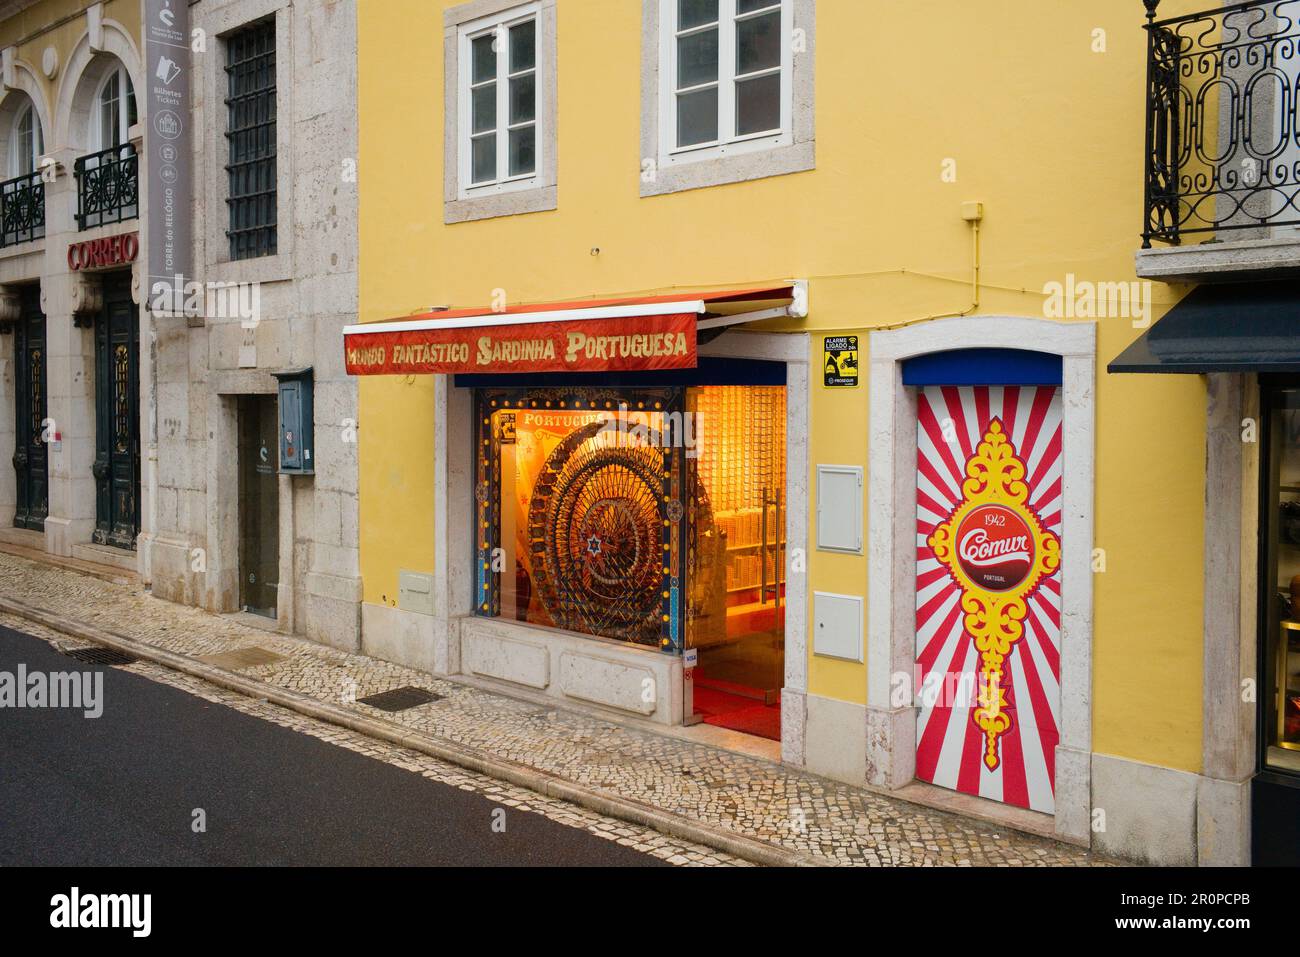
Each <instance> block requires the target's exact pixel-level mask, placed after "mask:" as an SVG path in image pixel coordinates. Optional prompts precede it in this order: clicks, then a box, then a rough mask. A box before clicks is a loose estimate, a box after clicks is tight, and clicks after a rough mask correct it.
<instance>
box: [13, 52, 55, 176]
mask: <svg viewBox="0 0 1300 957" xmlns="http://www.w3.org/2000/svg"><path fill="white" fill-rule="evenodd" d="M13 73H14V75H13V83H11V84H10V85H9V86H7V87H6V88H5V92H4V97H3V99H0V110H3V112H5V113H8V112H9V109H10V107H13V111H14V114H15V116H16V115H17V111H18V110H20V109H21V108H22V103H21V102H18V103H10V97H9V94H10V93H13V92H18V93H24V94H26V98H27V100H28V101H30V103H31V104H32V109H34V110H35V111H36V119H37V122H39V123H40V124H41V142H42V145H43V146H44V147H45V149H44V151H43V152H42V154H41V155H42V156H45V155H48V154H49V153H50V152H51V151H52V150H53V148H54V143H53V136H54V127H53V126H52V125H51V122H50V105H49V102H48V101H47V100H46V98H45V86H44V84H42V83H41V81H40V80H39V79H38V78H37V76H36V71H35V70H33V69H32V67H31V65H30V64H28V62H27V61H26V60H20V59H17V58H15V59H14V71H13ZM14 99H16V100H19V101H21V100H22V97H15V98H14ZM3 129H4V136H3V139H2V140H0V157H3V159H4V161H5V163H8V161H9V137H10V136H11V135H13V123H12V118H10V117H8V116H6V117H5V120H4V126H3ZM5 169H6V175H5V178H6V179H8V178H9V176H8V172H7V171H8V169H9V167H8V166H7V165H6V166H5Z"/></svg>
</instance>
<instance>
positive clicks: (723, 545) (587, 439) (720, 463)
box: [476, 385, 786, 740]
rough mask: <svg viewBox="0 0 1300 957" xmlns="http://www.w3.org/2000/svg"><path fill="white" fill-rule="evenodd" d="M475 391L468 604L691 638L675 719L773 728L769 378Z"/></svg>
mask: <svg viewBox="0 0 1300 957" xmlns="http://www.w3.org/2000/svg"><path fill="white" fill-rule="evenodd" d="M477 402H478V412H479V415H478V421H479V431H478V443H479V455H478V489H479V491H478V495H477V499H478V527H479V530H480V532H481V535H480V543H479V546H480V547H479V575H478V576H477V584H476V588H477V589H478V601H477V609H478V614H480V615H484V616H489V617H498V616H499V617H503V618H507V619H511V620H515V621H520V622H526V623H528V624H531V625H535V626H538V627H546V628H559V629H563V630H565V631H572V632H579V633H582V634H585V635H590V636H592V637H593V638H595V639H604V640H613V641H621V642H631V643H636V644H641V645H645V646H647V647H656V648H659V649H660V650H661V651H664V652H666V653H674V654H677V653H681V652H682V651H684V650H685V649H696V650H697V651H698V666H697V667H696V668H695V670H694V673H693V675H692V676H691V678H692V682H693V689H694V712H695V713H694V715H693V716H692V718H691V719H689V720H693V721H703V722H705V723H708V724H712V725H716V726H720V727H724V728H729V729H732V730H736V731H741V732H744V733H748V734H754V735H758V736H760V737H766V738H771V739H774V740H779V738H780V691H781V687H782V685H783V683H784V674H785V660H784V652H785V647H784V645H785V634H784V632H785V627H784V625H785V581H784V569H785V566H786V562H785V520H786V515H785V487H786V475H785V469H786V461H785V457H786V441H785V439H786V436H785V402H786V396H785V387H784V386H770V385H719V386H715V385H703V386H690V387H683V388H664V389H641V390H631V389H628V390H619V389H553V390H542V389H535V390H527V391H522V390H480V391H479V392H478V398H477Z"/></svg>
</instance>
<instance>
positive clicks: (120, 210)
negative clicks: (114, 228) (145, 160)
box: [74, 143, 140, 229]
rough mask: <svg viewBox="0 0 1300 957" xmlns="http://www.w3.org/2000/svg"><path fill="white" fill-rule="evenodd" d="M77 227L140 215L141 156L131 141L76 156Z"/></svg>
mask: <svg viewBox="0 0 1300 957" xmlns="http://www.w3.org/2000/svg"><path fill="white" fill-rule="evenodd" d="M74 172H75V173H76V177H77V228H78V229H91V228H92V227H95V226H103V225H104V224H106V223H120V222H122V221H123V220H126V219H135V218H136V217H137V216H139V215H140V158H139V157H138V156H137V155H136V152H135V147H134V146H132V145H131V144H130V143H125V144H123V145H121V146H114V147H111V148H110V149H106V150H100V151H99V152H98V153H91V154H89V155H88V156H82V157H79V158H78V159H77V162H76V165H75V168H74Z"/></svg>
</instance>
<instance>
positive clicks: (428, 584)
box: [397, 569, 433, 615]
mask: <svg viewBox="0 0 1300 957" xmlns="http://www.w3.org/2000/svg"><path fill="white" fill-rule="evenodd" d="M397 576H398V577H397V607H398V608H400V609H401V610H402V611H413V612H415V613H416V614H420V615H432V614H433V576H432V575H422V574H420V573H419V572H408V571H406V570H405V569H399V570H398V573H397Z"/></svg>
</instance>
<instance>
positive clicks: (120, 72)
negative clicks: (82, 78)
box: [90, 61, 140, 153]
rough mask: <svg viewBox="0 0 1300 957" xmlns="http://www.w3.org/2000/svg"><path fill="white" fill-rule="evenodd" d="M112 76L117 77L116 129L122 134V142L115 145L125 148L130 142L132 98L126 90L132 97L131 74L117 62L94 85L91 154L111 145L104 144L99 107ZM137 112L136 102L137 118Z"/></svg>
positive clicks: (133, 88) (138, 107)
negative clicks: (130, 105)
mask: <svg viewBox="0 0 1300 957" xmlns="http://www.w3.org/2000/svg"><path fill="white" fill-rule="evenodd" d="M114 76H116V77H117V90H118V94H117V122H118V128H119V130H120V131H121V134H122V142H121V143H118V144H117V145H118V146H126V145H127V144H128V143H130V142H131V111H130V107H129V105H128V103H129V100H130V99H131V98H132V97H131V96H128V95H127V91H128V90H129V91H131V94H132V96H134V94H135V87H134V85H133V84H132V83H131V74H130V73H128V72H127V70H126V66H125V65H124V64H123V63H122V62H121V61H118V62H116V63H114V65H113V66H112V67H110V68H109V69H108V70H107V71H105V73H104V75H103V76H102V77H100V80H99V83H98V85H96V87H95V98H94V100H93V101H92V105H91V122H90V151H91V152H92V153H98V152H100V151H101V150H106V149H108V148H109V147H110V145H112V144H109V143H106V142H104V125H103V115H102V110H101V106H102V104H101V98H102V97H103V95H104V90H105V89H107V88H108V84H109V83H110V82H111V81H112V79H113V77H114ZM139 110H140V106H139V102H138V101H137V103H136V114H137V116H138V115H139Z"/></svg>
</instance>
